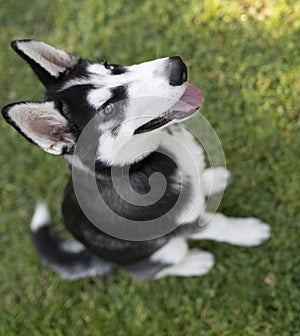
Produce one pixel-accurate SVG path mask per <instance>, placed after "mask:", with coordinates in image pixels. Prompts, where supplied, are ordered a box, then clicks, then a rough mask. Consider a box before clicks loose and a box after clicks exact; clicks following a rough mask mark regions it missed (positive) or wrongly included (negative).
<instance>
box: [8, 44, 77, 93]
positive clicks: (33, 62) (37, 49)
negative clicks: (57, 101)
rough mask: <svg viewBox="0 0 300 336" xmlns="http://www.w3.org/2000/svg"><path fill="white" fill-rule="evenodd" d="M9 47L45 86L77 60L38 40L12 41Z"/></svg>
mask: <svg viewBox="0 0 300 336" xmlns="http://www.w3.org/2000/svg"><path fill="white" fill-rule="evenodd" d="M11 47H12V48H13V49H14V50H15V51H16V52H17V53H18V54H19V55H20V56H21V57H22V58H23V59H24V60H25V61H26V62H27V63H28V64H29V65H30V66H31V68H32V69H33V71H34V72H35V73H36V74H37V76H38V77H39V79H40V81H41V82H42V83H43V84H44V86H45V87H46V88H47V87H49V86H50V85H51V84H53V83H54V82H55V80H56V79H57V78H58V77H59V75H60V74H61V73H63V72H64V71H66V70H67V69H68V68H71V67H73V66H74V65H75V64H76V63H77V62H78V58H76V57H75V56H72V55H70V54H68V53H67V52H66V51H63V50H58V49H55V48H53V47H51V46H50V45H48V44H46V43H44V42H40V41H35V40H19V41H13V42H11Z"/></svg>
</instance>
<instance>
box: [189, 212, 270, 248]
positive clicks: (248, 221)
mask: <svg viewBox="0 0 300 336" xmlns="http://www.w3.org/2000/svg"><path fill="white" fill-rule="evenodd" d="M270 232H271V229H270V226H269V225H267V224H265V223H263V222H262V221H260V220H259V219H257V218H251V217H250V218H232V217H225V216H224V215H222V214H216V215H214V216H213V217H212V218H211V219H210V220H209V221H208V223H207V225H206V226H205V227H204V228H203V229H202V230H201V231H199V232H198V233H196V234H194V235H192V236H191V238H192V239H196V240H198V239H210V240H216V241H220V242H225V243H229V244H233V245H239V246H257V245H259V244H261V243H262V242H263V241H264V240H266V239H268V238H269V237H270Z"/></svg>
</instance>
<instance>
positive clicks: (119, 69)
mask: <svg viewBox="0 0 300 336" xmlns="http://www.w3.org/2000/svg"><path fill="white" fill-rule="evenodd" d="M103 66H104V67H105V68H106V69H108V70H110V71H111V74H112V75H121V74H123V73H126V72H127V69H126V68H125V67H124V66H122V65H119V64H108V63H107V61H105V62H103Z"/></svg>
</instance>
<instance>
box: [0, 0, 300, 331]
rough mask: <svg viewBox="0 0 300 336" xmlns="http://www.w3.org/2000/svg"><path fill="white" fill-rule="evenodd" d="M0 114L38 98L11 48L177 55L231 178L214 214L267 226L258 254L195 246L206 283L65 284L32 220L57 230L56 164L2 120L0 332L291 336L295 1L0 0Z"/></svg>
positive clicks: (297, 71)
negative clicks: (41, 254) (44, 254)
mask: <svg viewBox="0 0 300 336" xmlns="http://www.w3.org/2000/svg"><path fill="white" fill-rule="evenodd" d="M0 5H1V11H0V25H1V27H0V28H1V34H0V46H1V48H0V85H1V90H0V106H3V105H5V104H8V103H11V102H15V101H18V100H40V99H41V98H42V94H43V90H42V87H41V85H39V84H38V82H37V80H36V78H35V77H34V76H33V74H32V73H31V71H30V69H29V68H28V67H26V66H25V64H24V63H23V62H22V61H21V59H19V58H18V56H17V55H15V54H14V53H13V51H12V50H11V49H10V47H9V42H10V41H11V40H13V39H22V38H35V39H40V40H44V41H47V42H48V43H50V44H53V45H55V46H57V47H59V48H62V49H67V50H68V51H70V52H74V53H76V54H78V55H82V56H83V57H87V58H100V59H108V60H109V61H111V62H114V63H125V64H131V63H134V62H140V61H146V60H149V59H153V58H156V57H163V56H170V55H181V56H182V58H183V59H184V60H186V62H187V64H188V65H189V68H190V81H192V82H195V83H196V84H197V85H199V86H200V87H201V88H202V90H203V92H204V93H205V97H206V103H205V105H204V107H203V110H202V112H203V114H204V115H205V117H206V118H207V119H208V120H209V121H210V123H211V124H212V125H213V126H214V128H215V130H216V131H217V133H218V135H219V137H220V139H221V141H222V144H223V147H224V151H225V154H226V160H227V165H228V167H229V169H230V170H231V171H232V175H233V176H232V177H233V178H232V183H231V185H230V187H229V188H228V190H227V191H226V193H225V196H224V199H223V202H222V205H221V210H222V211H223V212H224V213H226V214H228V215H232V216H256V217H259V218H261V219H263V220H264V221H265V222H267V223H270V224H271V226H272V237H271V239H270V240H269V241H268V242H267V243H265V244H264V245H262V246H260V247H256V248H239V247H234V246H229V245H226V244H219V243H213V242H207V241H205V242H197V243H193V245H194V246H198V247H201V248H203V249H206V250H208V251H211V252H213V253H214V254H215V256H216V259H217V264H216V266H215V267H214V268H213V270H212V271H211V272H210V273H209V274H208V275H207V276H204V277H199V278H188V279H180V278H166V279H163V280H161V281H157V282H151V283H140V282H133V281H131V280H130V278H129V277H128V275H127V274H126V273H125V272H117V273H114V274H109V275H107V276H105V277H104V278H100V279H96V280H95V281H94V282H91V281H90V280H88V279H86V280H82V281H78V282H74V283H68V282H65V281H62V280H60V279H59V278H58V277H57V276H56V275H54V274H53V273H52V272H50V271H49V270H47V269H45V268H43V267H42V266H41V265H40V263H39V261H38V258H37V257H36V254H35V251H34V249H33V245H32V242H31V235H30V230H29V222H30V219H31V216H32V212H33V208H34V204H35V202H36V200H38V199H44V200H45V201H46V202H47V203H48V204H49V206H50V208H51V212H52V215H53V219H54V222H55V223H56V225H57V228H58V229H59V230H60V232H64V231H63V229H62V225H61V222H60V221H61V217H60V204H61V200H62V194H63V188H64V185H65V182H66V178H67V175H68V171H67V168H66V166H65V163H64V162H62V161H61V160H59V159H57V158H56V157H52V156H50V155H47V154H44V153H43V152H42V151H40V150H39V149H38V148H35V147H34V146H32V145H31V144H29V143H27V142H26V141H24V140H23V138H22V137H21V136H19V135H18V134H17V133H16V132H15V131H14V130H13V129H12V128H10V127H9V126H8V125H7V124H5V122H4V121H3V120H0V131H1V136H0V148H1V155H0V166H1V174H0V186H1V190H0V203H1V213H0V216H1V225H0V246H1V248H0V256H1V269H0V335H8V336H10V335H26V336H27V335H31V336H35V335H55V336H57V335H58V336H59V335H81V336H84V335H105V336H106V335H113V336H114V335H126V336H127V335H132V336H134V335H144V336H148V335H149V336H153V335H172V336H173V335H176V336H177V335H193V336H194V335H217V336H227V335H230V336H231V335H243V336H244V335H250V336H252V335H276V336H277V335H278V336H285V335H300V322H299V316H300V287H299V284H300V266H299V265H300V251H299V247H300V233H299V229H300V202H299V187H300V180H299V171H300V160H299V154H300V151H299V145H300V118H299V97H300V81H299V78H300V56H299V55H300V47H299V46H300V44H299V36H300V3H299V2H298V1H292V0H290V1H288V0H277V1H271V0H269V1H267V0H265V1H263V0H257V1H252V0H244V1H242V0H241V1H228V0H227V1H226V0H222V1H221V0H213V1H212V0H203V1H196V0H195V1H185V0H181V1H180V0H173V1H161V0H153V1H138V0H134V1H104V0H97V1H96V0H86V1H72V2H71V1H65V0H53V1H51V2H50V1H45V0H31V1H29V0H24V1H16V0H12V1H10V2H8V1H4V0H0Z"/></svg>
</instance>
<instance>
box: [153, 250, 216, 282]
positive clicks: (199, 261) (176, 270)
mask: <svg viewBox="0 0 300 336" xmlns="http://www.w3.org/2000/svg"><path fill="white" fill-rule="evenodd" d="M214 263H215V259H214V256H213V255H212V254H211V253H209V252H205V251H201V250H199V249H192V250H190V251H189V253H188V254H187V256H186V257H185V258H184V259H183V260H182V261H181V262H180V263H178V264H175V265H172V266H168V267H166V268H164V269H162V270H161V271H159V272H158V273H157V274H156V276H155V278H156V279H160V278H163V277H165V276H167V275H175V276H182V277H189V276H200V275H204V274H207V273H208V272H209V271H210V269H211V268H212V267H213V265H214Z"/></svg>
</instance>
